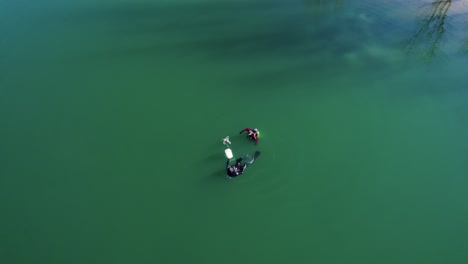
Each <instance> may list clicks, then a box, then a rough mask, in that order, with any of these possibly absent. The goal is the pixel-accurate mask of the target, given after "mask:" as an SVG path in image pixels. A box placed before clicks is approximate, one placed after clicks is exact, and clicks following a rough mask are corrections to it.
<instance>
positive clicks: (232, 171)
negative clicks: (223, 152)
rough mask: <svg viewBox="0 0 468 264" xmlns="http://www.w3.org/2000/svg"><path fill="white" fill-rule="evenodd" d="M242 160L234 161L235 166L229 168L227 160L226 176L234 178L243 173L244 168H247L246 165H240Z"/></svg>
mask: <svg viewBox="0 0 468 264" xmlns="http://www.w3.org/2000/svg"><path fill="white" fill-rule="evenodd" d="M241 161H242V158H238V159H237V160H236V165H233V166H229V159H228V160H227V161H226V170H227V174H228V175H229V176H230V177H236V176H239V175H241V174H242V173H244V170H245V168H247V164H241Z"/></svg>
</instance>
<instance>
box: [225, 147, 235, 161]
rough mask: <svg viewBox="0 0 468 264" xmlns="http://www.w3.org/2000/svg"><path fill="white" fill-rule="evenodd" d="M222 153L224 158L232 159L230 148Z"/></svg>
mask: <svg viewBox="0 0 468 264" xmlns="http://www.w3.org/2000/svg"><path fill="white" fill-rule="evenodd" d="M224 153H225V154H226V157H227V158H228V159H232V158H234V155H232V150H231V149H230V148H227V149H226V150H225V151H224Z"/></svg>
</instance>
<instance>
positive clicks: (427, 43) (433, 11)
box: [406, 0, 452, 62]
mask: <svg viewBox="0 0 468 264" xmlns="http://www.w3.org/2000/svg"><path fill="white" fill-rule="evenodd" d="M451 5H452V1H451V0H437V1H434V2H433V3H432V4H430V5H429V6H424V7H423V10H424V11H425V10H426V9H428V10H429V11H427V15H425V16H424V19H423V21H422V25H421V27H420V28H419V30H418V31H417V32H416V33H415V34H414V35H413V36H412V37H411V38H410V39H409V40H408V42H407V45H406V50H407V54H412V53H421V54H422V57H423V59H424V60H426V61H428V62H429V61H431V60H432V59H433V57H434V56H435V55H437V54H439V55H443V53H442V51H441V49H440V46H441V42H442V40H443V37H444V35H445V32H446V30H445V26H446V24H447V23H446V19H447V13H448V11H449V9H450V6H451ZM424 11H423V12H424Z"/></svg>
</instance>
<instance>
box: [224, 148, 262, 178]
mask: <svg viewBox="0 0 468 264" xmlns="http://www.w3.org/2000/svg"><path fill="white" fill-rule="evenodd" d="M258 156H260V151H255V153H254V156H253V159H252V160H251V161H250V162H248V163H244V164H242V158H238V159H237V160H236V164H235V165H232V166H230V165H229V161H230V159H228V160H227V161H226V170H227V174H228V176H229V177H236V176H239V175H241V174H242V173H244V171H245V169H246V168H247V165H250V164H252V163H253V162H254V161H255V159H256V158H258Z"/></svg>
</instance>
